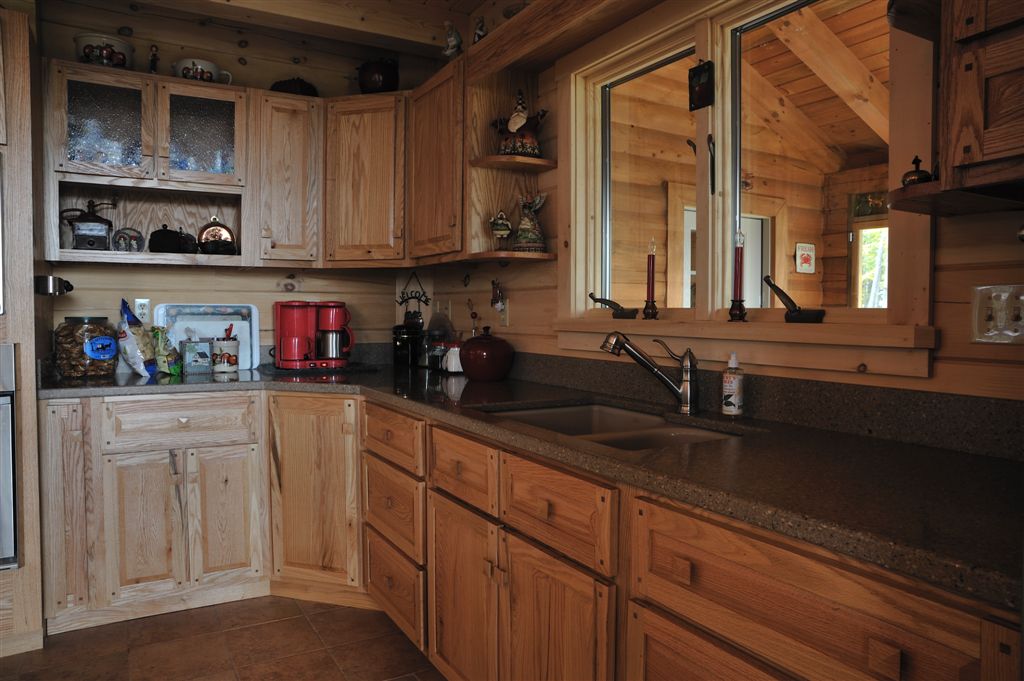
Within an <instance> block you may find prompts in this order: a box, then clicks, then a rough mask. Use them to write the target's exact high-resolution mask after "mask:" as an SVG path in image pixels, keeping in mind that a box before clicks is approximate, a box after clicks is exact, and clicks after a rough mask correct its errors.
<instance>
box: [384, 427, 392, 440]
mask: <svg viewBox="0 0 1024 681" xmlns="http://www.w3.org/2000/svg"><path fill="white" fill-rule="evenodd" d="M392 437H394V433H392V432H391V431H390V430H385V431H384V442H391V438H392Z"/></svg>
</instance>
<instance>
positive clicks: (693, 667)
mask: <svg viewBox="0 0 1024 681" xmlns="http://www.w3.org/2000/svg"><path fill="white" fill-rule="evenodd" d="M626 678H628V679H630V681H703V680H705V679H706V680H707V681H717V680H718V679H745V680H747V681H771V680H773V679H786V678H789V677H786V676H783V675H782V674H781V673H779V672H777V671H775V670H774V669H771V668H769V667H767V666H765V665H762V664H760V663H758V662H756V661H754V660H753V659H751V658H749V657H747V656H745V655H744V654H743V653H741V652H740V651H738V650H736V649H734V648H732V647H731V646H729V645H727V644H725V643H724V642H722V641H720V640H719V639H716V638H714V637H712V636H710V635H708V634H705V633H703V632H701V631H700V630H698V629H696V628H695V627H691V626H689V625H687V624H685V623H683V622H680V621H678V620H673V619H669V618H667V617H665V616H662V615H660V614H658V613H656V612H655V611H653V610H651V609H649V608H646V607H644V606H641V605H639V604H637V603H635V602H630V604H629V617H628V619H627V623H626Z"/></svg>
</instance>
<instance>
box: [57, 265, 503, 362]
mask: <svg viewBox="0 0 1024 681" xmlns="http://www.w3.org/2000/svg"><path fill="white" fill-rule="evenodd" d="M143 273H144V276H140V275H142V274H143ZM53 274H54V275H56V276H60V277H64V278H66V279H68V280H70V281H71V282H72V283H73V284H74V285H75V292H74V294H73V295H70V296H61V297H60V298H57V299H55V301H54V310H53V319H52V320H48V321H47V324H48V325H49V324H52V325H53V326H56V325H57V324H59V323H60V322H61V321H63V319H64V317H65V316H82V315H97V316H106V317H110V318H111V319H116V318H117V317H118V312H117V310H118V309H119V305H120V301H121V298H122V297H123V298H126V299H128V300H131V299H133V298H135V297H139V298H149V299H150V300H151V301H152V304H153V305H157V304H159V303H246V304H252V305H256V306H257V308H258V309H259V312H260V327H261V328H260V342H261V344H262V345H272V344H273V342H274V341H273V339H274V336H273V326H274V313H273V312H274V311H273V306H274V301H277V300H333V299H337V300H342V301H344V302H345V304H346V306H347V307H348V309H349V311H350V312H351V313H352V328H353V329H355V332H356V333H357V334H358V337H357V339H356V342H357V343H385V342H390V341H391V327H392V326H393V325H394V323H395V321H394V310H393V307H394V305H393V304H392V300H393V298H394V290H395V275H394V273H393V272H388V271H371V270H358V271H352V272H343V273H339V272H327V271H316V270H284V269H251V270H228V269H225V268H192V269H189V270H187V274H186V272H183V271H182V270H181V269H180V268H176V267H147V268H145V269H143V268H142V267H141V266H126V265H85V264H61V265H58V266H55V267H54V271H53ZM488 299H489V298H488Z"/></svg>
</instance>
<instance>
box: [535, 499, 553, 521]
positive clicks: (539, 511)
mask: <svg viewBox="0 0 1024 681" xmlns="http://www.w3.org/2000/svg"><path fill="white" fill-rule="evenodd" d="M554 513H555V506H554V504H552V503H551V500H550V499H541V500H540V501H539V502H538V503H537V508H536V513H535V515H536V516H537V517H538V518H540V519H541V520H543V521H545V522H546V521H548V520H550V519H551V516H552V515H554Z"/></svg>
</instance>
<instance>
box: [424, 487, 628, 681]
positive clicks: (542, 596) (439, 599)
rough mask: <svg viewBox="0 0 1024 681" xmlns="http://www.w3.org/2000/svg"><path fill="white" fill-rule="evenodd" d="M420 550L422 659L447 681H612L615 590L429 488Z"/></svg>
mask: <svg viewBox="0 0 1024 681" xmlns="http://www.w3.org/2000/svg"><path fill="white" fill-rule="evenodd" d="M427 546H428V560H427V565H428V585H429V586H428V593H429V598H428V608H427V609H428V612H429V621H430V628H429V640H430V646H429V654H430V660H431V662H433V663H434V665H435V666H437V668H438V669H440V670H441V671H442V673H444V675H445V676H446V677H447V678H448V679H449V681H454V680H463V681H486V680H493V679H502V680H506V679H507V680H508V681H516V680H519V679H531V680H537V681H558V680H564V681H570V680H575V679H611V678H612V676H613V668H612V652H613V643H612V642H613V641H614V626H615V604H614V599H615V591H614V587H613V586H611V585H609V584H607V583H605V582H604V581H603V580H601V579H598V578H596V577H593V576H591V575H590V573H588V572H586V571H585V570H583V569H581V568H578V567H576V566H575V565H573V564H571V563H569V562H568V561H565V560H563V559H561V558H558V557H556V556H555V555H553V554H551V553H548V552H547V551H545V550H543V549H541V548H540V547H538V546H536V545H534V544H533V543H532V542H529V541H527V540H525V539H523V538H520V537H519V536H517V535H515V534H512V533H510V532H508V531H507V530H505V529H502V528H501V527H500V526H499V525H498V524H497V523H496V522H494V521H493V520H490V519H489V518H487V517H486V516H483V515H481V514H479V513H477V512H476V511H473V510H471V509H469V508H467V507H465V506H463V505H461V504H460V503H458V502H456V501H452V500H450V499H448V498H447V497H445V496H444V495H442V494H439V493H438V492H435V491H431V492H429V494H428V498H427ZM499 660H500V665H499Z"/></svg>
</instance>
